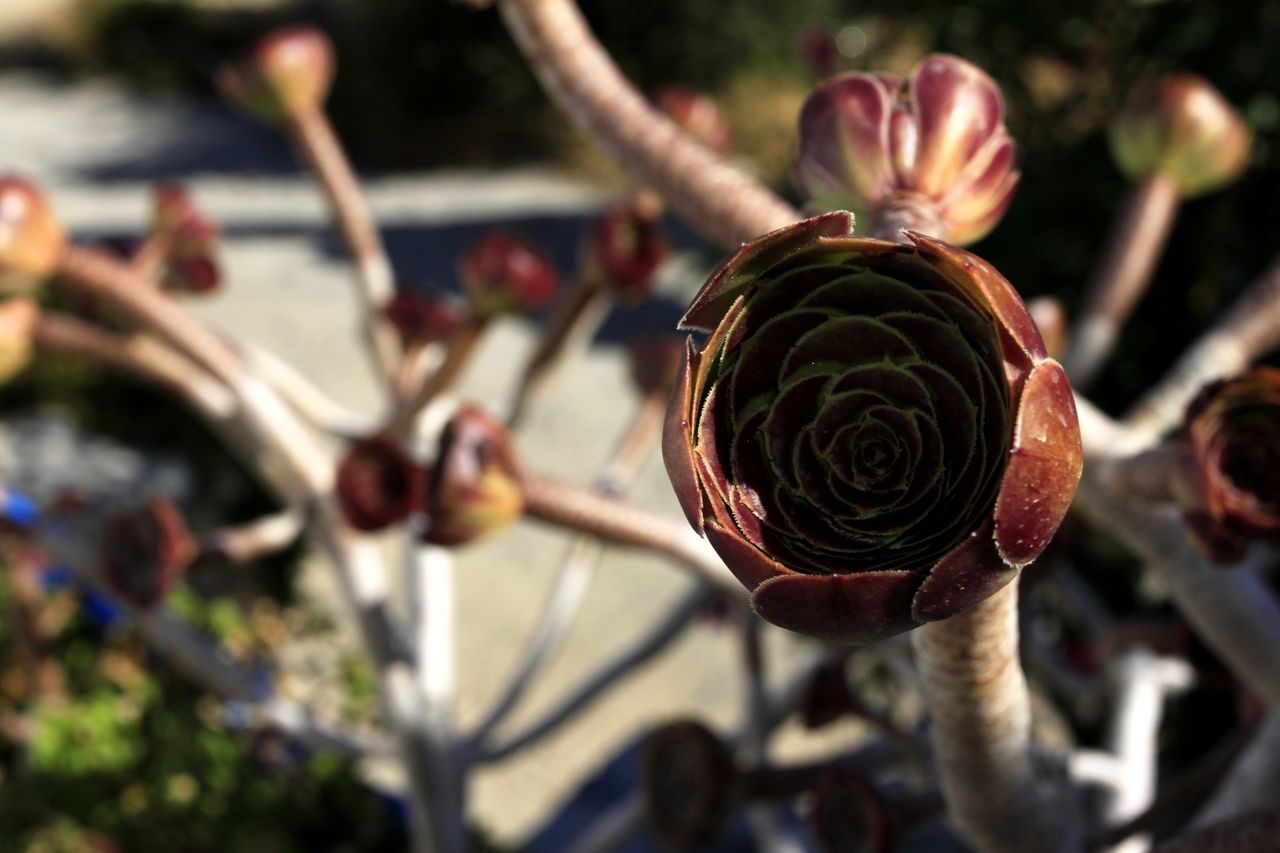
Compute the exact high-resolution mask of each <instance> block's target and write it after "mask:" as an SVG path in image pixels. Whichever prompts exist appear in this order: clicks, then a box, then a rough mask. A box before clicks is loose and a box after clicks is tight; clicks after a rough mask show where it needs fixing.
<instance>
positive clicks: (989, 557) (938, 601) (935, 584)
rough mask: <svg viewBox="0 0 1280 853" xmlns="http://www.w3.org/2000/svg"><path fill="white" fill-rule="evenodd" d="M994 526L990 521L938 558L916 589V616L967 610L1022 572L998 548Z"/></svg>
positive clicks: (925, 618) (923, 619)
mask: <svg viewBox="0 0 1280 853" xmlns="http://www.w3.org/2000/svg"><path fill="white" fill-rule="evenodd" d="M993 527H994V521H988V522H987V523H986V524H984V525H982V526H981V527H979V528H978V529H977V530H975V531H973V532H972V533H970V534H969V535H968V537H966V538H965V540H964V541H963V542H961V543H960V544H959V545H957V546H956V547H955V548H954V549H953V550H952V551H951V553H949V554H947V556H945V557H943V558H942V559H941V560H939V561H938V564H937V565H936V566H934V567H933V569H932V570H931V571H930V572H929V576H928V577H927V578H925V581H924V583H922V584H921V585H920V590H919V591H918V592H917V593H916V598H915V601H914V602H913V604H912V608H911V609H912V614H913V615H914V616H915V618H916V619H919V620H920V621H921V622H933V621H936V620H938V619H946V618H947V617H948V616H955V615H956V614H957V613H963V612H964V611H966V610H968V609H969V608H970V607H973V606H974V605H975V604H977V603H978V602H980V601H982V600H983V599H985V598H987V596H989V595H991V593H993V592H995V591H996V590H998V589H999V588H1000V587H1002V586H1004V585H1005V584H1007V583H1008V582H1009V581H1011V580H1013V579H1014V578H1016V577H1017V576H1018V570H1017V569H1015V568H1012V567H1011V566H1008V565H1005V562H1004V560H1002V559H1001V558H1000V554H999V553H998V552H997V551H996V543H995V540H994V539H993V538H992V528H993Z"/></svg>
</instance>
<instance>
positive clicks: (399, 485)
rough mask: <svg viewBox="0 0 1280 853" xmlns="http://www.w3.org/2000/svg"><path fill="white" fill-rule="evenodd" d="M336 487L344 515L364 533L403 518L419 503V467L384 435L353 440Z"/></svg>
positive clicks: (418, 506) (421, 485)
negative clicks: (382, 436)
mask: <svg viewBox="0 0 1280 853" xmlns="http://www.w3.org/2000/svg"><path fill="white" fill-rule="evenodd" d="M335 487H336V492H337V495H338V506H339V508H340V509H341V511H342V516H343V518H345V519H346V521H347V523H348V524H350V525H351V526H352V527H354V528H355V529H356V530H363V531H365V532H366V533H367V532H372V531H375V530H382V529H384V528H387V527H390V526H391V525H393V524H396V523H397V522H400V521H403V520H404V519H406V518H408V517H409V516H410V515H411V514H413V512H414V511H415V510H417V509H419V508H420V507H421V506H422V493H423V488H424V487H423V482H422V469H421V468H420V467H419V466H418V464H417V463H416V462H415V461H414V460H413V457H411V456H409V454H408V453H406V452H405V451H404V449H403V448H402V447H401V446H400V445H399V444H398V443H396V442H394V441H392V440H390V439H387V438H381V437H374V438H363V439H360V440H358V441H355V442H352V444H351V447H349V448H348V449H347V453H346V455H345V456H343V458H342V462H341V463H340V464H339V465H338V474H337V479H336V482H335Z"/></svg>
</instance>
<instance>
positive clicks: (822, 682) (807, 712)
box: [799, 660, 859, 729]
mask: <svg viewBox="0 0 1280 853" xmlns="http://www.w3.org/2000/svg"><path fill="white" fill-rule="evenodd" d="M858 707H859V706H858V702H857V699H856V698H855V697H854V695H853V691H851V690H850V689H849V681H848V679H847V678H845V674H844V661H843V660H838V661H832V662H831V663H826V664H823V665H822V666H820V667H818V669H817V670H816V671H815V672H814V673H813V677H812V678H811V679H809V683H808V685H807V686H806V687H805V691H804V698H802V699H801V700H800V709H799V710H800V722H801V724H803V725H804V727H805V728H806V729H820V728H822V727H823V726H826V725H830V724H831V723H834V722H835V721H836V720H838V719H840V718H841V717H843V716H845V715H846V714H850V713H853V712H854V711H855V710H857V709H858Z"/></svg>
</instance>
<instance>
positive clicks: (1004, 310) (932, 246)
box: [906, 231, 1049, 368]
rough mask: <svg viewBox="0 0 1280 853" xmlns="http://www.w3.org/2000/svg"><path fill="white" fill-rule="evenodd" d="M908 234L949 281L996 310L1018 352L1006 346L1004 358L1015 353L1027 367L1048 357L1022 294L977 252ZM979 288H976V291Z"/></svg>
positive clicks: (919, 235) (994, 311) (976, 300)
mask: <svg viewBox="0 0 1280 853" xmlns="http://www.w3.org/2000/svg"><path fill="white" fill-rule="evenodd" d="M906 234H907V238H908V239H909V240H911V242H912V243H914V244H915V245H916V247H917V248H918V249H919V250H920V257H922V258H924V259H925V260H926V261H928V262H929V263H930V264H931V265H932V266H934V267H935V268H936V269H937V270H939V271H940V272H941V273H942V274H943V275H945V276H946V277H947V278H948V279H949V280H950V281H952V282H955V283H956V284H957V285H959V286H960V287H962V288H964V289H966V290H968V291H969V292H970V293H971V294H972V295H973V296H974V301H975V302H977V303H978V304H979V305H986V306H987V307H989V308H990V310H991V312H992V313H993V314H995V316H996V320H997V321H998V322H999V323H1000V326H1001V327H1002V328H1003V330H1004V333H1005V334H1006V335H1008V336H1009V338H1010V339H1011V341H1012V343H1013V344H1014V345H1015V347H1016V348H1017V349H1018V350H1021V355H1020V356H1019V354H1018V353H1017V352H1010V351H1009V348H1008V347H1006V348H1005V358H1010V356H1013V357H1014V358H1016V359H1017V362H1018V363H1019V364H1021V365H1023V366H1024V367H1026V368H1031V367H1032V366H1033V365H1035V364H1039V363H1040V362H1041V361H1043V360H1044V359H1045V358H1047V357H1048V355H1049V354H1048V353H1047V352H1046V351H1045V348H1044V341H1043V340H1042V339H1041V338H1040V330H1039V329H1038V328H1036V324H1035V321H1034V320H1032V319H1031V314H1030V313H1029V312H1028V311H1027V306H1026V305H1024V304H1023V302H1022V297H1020V296H1018V292H1017V291H1016V290H1014V289H1013V285H1011V284H1010V283H1009V281H1008V279H1006V278H1005V277H1004V276H1002V275H1000V273H998V272H997V271H996V269H995V268H994V267H993V266H991V265H990V264H988V263H987V262H986V261H984V260H983V259H982V258H980V257H978V256H977V255H975V254H972V253H970V252H966V251H965V250H964V249H958V248H956V247H955V246H952V245H950V244H949V243H944V242H942V241H941V240H935V239H933V238H932V237H926V236H925V235H923V234H917V233H915V232H913V231H908V232H906ZM975 291H976V292H975Z"/></svg>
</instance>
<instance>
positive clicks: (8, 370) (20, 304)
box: [0, 296, 40, 383]
mask: <svg viewBox="0 0 1280 853" xmlns="http://www.w3.org/2000/svg"><path fill="white" fill-rule="evenodd" d="M39 321H40V308H39V307H38V306H37V305H36V302H35V300H34V299H31V298H29V297H26V296H14V297H11V298H9V299H6V300H4V301H3V302H0V383H4V382H8V381H9V380H10V379H12V378H13V377H14V376H16V375H17V374H18V373H21V372H22V370H23V369H24V368H26V366H27V365H28V364H30V363H31V349H32V343H31V342H32V337H33V336H34V335H35V331H36V323H38V322H39Z"/></svg>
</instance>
